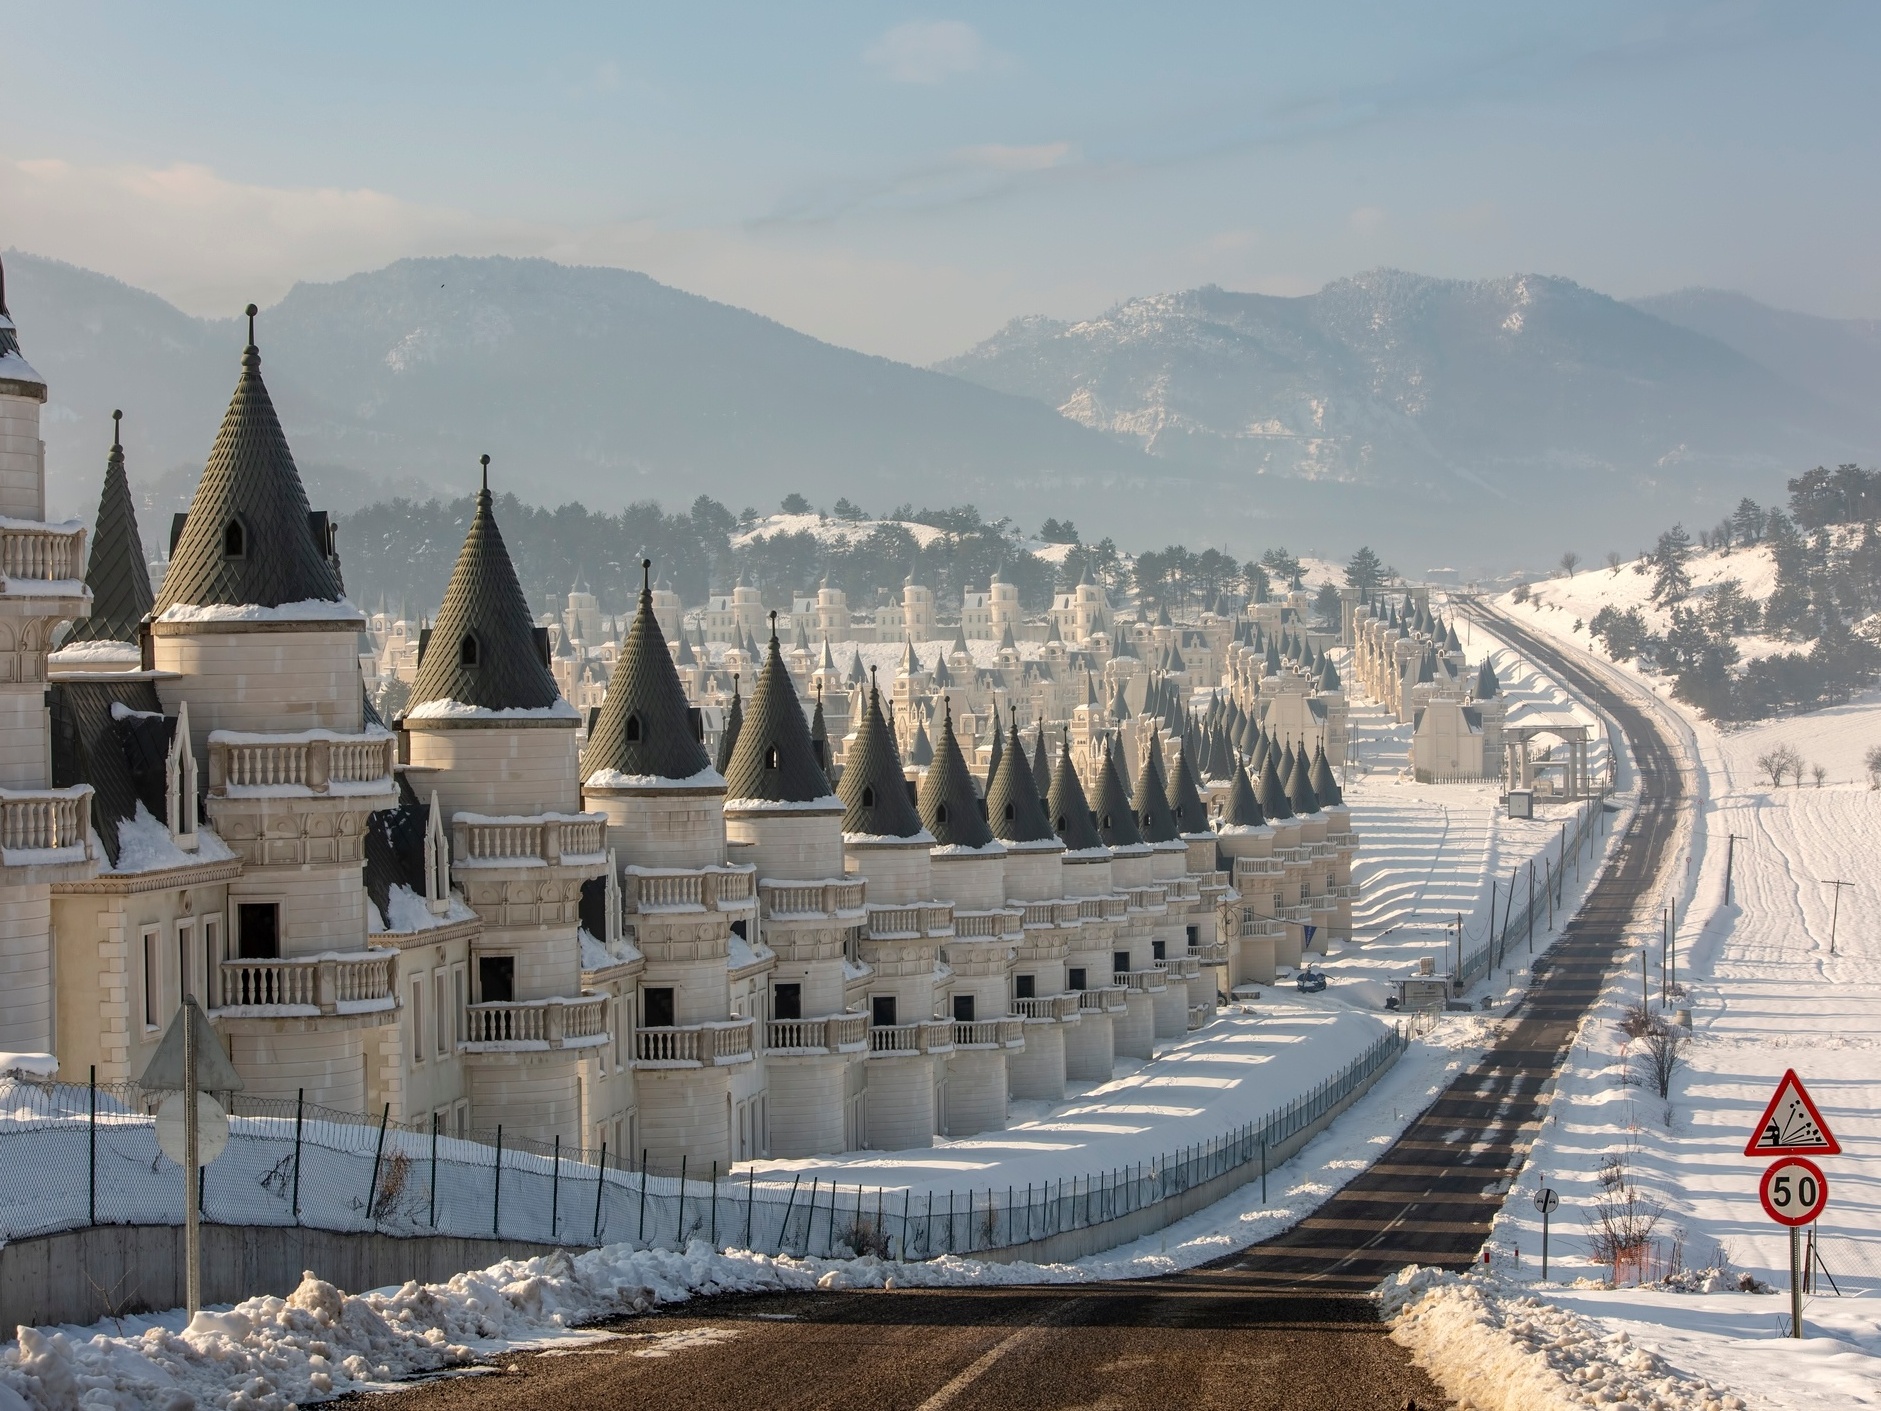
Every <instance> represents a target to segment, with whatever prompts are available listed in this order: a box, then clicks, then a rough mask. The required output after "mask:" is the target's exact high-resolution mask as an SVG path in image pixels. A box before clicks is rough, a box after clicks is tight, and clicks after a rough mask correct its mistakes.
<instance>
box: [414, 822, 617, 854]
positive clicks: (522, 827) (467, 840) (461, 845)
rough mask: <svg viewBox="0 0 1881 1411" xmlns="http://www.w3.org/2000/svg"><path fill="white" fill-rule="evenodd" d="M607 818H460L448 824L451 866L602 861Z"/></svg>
mask: <svg viewBox="0 0 1881 1411" xmlns="http://www.w3.org/2000/svg"><path fill="white" fill-rule="evenodd" d="M606 857H607V816H606V815H605V814H600V813H544V814H540V815H537V816H535V817H529V818H489V817H485V816H484V815H482V814H477V813H459V814H456V815H455V816H453V817H452V819H451V860H452V862H453V864H454V865H456V866H459V867H462V866H472V867H477V866H483V867H501V866H504V865H506V864H507V865H524V866H527V865H534V864H546V865H548V866H550V867H558V866H562V865H563V864H565V863H573V864H576V865H580V864H583V863H594V862H601V861H605V860H606Z"/></svg>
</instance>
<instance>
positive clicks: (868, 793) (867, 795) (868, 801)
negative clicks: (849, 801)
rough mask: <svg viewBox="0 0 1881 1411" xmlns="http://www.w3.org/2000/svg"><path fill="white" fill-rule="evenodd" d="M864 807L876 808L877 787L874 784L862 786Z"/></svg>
mask: <svg viewBox="0 0 1881 1411" xmlns="http://www.w3.org/2000/svg"><path fill="white" fill-rule="evenodd" d="M862 806H863V807H864V808H874V807H875V786H874V785H873V784H865V785H863V786H862Z"/></svg>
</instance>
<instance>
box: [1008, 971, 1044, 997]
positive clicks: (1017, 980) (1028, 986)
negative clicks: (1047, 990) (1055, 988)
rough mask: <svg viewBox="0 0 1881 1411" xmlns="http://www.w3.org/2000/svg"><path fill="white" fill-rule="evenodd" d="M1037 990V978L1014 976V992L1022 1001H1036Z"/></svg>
mask: <svg viewBox="0 0 1881 1411" xmlns="http://www.w3.org/2000/svg"><path fill="white" fill-rule="evenodd" d="M1037 990H1038V981H1037V977H1036V976H1032V975H1014V976H1013V977H1012V992H1013V994H1015V995H1017V996H1018V997H1019V998H1020V999H1036V998H1037Z"/></svg>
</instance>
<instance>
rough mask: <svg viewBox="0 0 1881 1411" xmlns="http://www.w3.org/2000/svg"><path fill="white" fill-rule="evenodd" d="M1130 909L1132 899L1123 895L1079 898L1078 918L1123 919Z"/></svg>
mask: <svg viewBox="0 0 1881 1411" xmlns="http://www.w3.org/2000/svg"><path fill="white" fill-rule="evenodd" d="M1129 910H1130V899H1129V898H1128V897H1126V896H1122V895H1116V896H1108V897H1079V898H1078V919H1079V921H1080V922H1083V921H1121V920H1123V918H1124V915H1125V914H1126V913H1127V912H1128V911H1129Z"/></svg>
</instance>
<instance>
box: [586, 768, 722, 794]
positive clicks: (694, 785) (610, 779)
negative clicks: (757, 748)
mask: <svg viewBox="0 0 1881 1411" xmlns="http://www.w3.org/2000/svg"><path fill="white" fill-rule="evenodd" d="M582 787H583V788H584V789H722V788H724V787H725V776H724V775H723V774H720V773H719V772H718V771H717V770H716V769H713V768H711V767H710V766H708V767H706V768H704V769H701V770H700V771H699V772H698V773H697V774H689V775H687V776H686V777H685V778H684V779H668V778H666V777H665V776H664V775H660V774H623V773H622V772H621V771H620V770H618V769H597V770H595V771H594V773H592V774H590V775H589V776H588V777H587V778H586V779H585V780H583V781H582Z"/></svg>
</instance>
